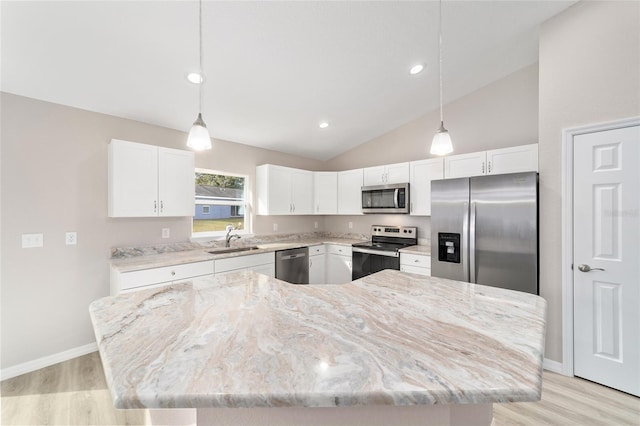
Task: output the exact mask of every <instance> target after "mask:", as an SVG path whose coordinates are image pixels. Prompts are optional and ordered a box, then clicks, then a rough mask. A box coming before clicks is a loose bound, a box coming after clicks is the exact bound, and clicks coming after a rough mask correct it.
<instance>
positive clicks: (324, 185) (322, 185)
mask: <svg viewBox="0 0 640 426" xmlns="http://www.w3.org/2000/svg"><path fill="white" fill-rule="evenodd" d="M313 184H314V187H313V197H314V211H313V212H314V213H315V214H336V213H338V173H337V172H314V174H313Z"/></svg>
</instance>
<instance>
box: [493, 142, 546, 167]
mask: <svg viewBox="0 0 640 426" xmlns="http://www.w3.org/2000/svg"><path fill="white" fill-rule="evenodd" d="M537 171H538V144H535V143H534V144H531V145H522V146H514V147H512V148H504V149H494V150H491V151H487V174H503V173H518V172H537Z"/></svg>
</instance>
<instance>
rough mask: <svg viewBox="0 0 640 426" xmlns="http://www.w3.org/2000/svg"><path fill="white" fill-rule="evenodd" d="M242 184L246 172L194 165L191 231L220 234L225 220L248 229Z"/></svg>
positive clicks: (241, 229)
mask: <svg viewBox="0 0 640 426" xmlns="http://www.w3.org/2000/svg"><path fill="white" fill-rule="evenodd" d="M245 184H246V176H238V175H231V174H228V173H224V172H217V171H212V170H203V169H196V175H195V185H196V198H195V214H194V216H193V235H194V236H215V235H223V234H225V233H226V230H225V228H226V226H227V225H229V224H231V225H233V226H234V227H235V228H236V229H238V230H240V231H241V232H248V231H249V230H248V229H246V224H247V221H246V218H245Z"/></svg>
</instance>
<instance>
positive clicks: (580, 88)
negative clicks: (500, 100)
mask: <svg viewBox="0 0 640 426" xmlns="http://www.w3.org/2000/svg"><path fill="white" fill-rule="evenodd" d="M638 115H640V3H638V2H617V1H612V2H584V1H583V2H580V3H578V4H576V5H575V6H573V7H571V8H569V9H567V10H566V11H565V12H563V13H561V14H560V15H558V16H556V17H554V18H552V19H550V20H549V21H547V22H546V23H545V24H544V25H543V26H542V28H541V31H540V125H539V128H540V145H539V151H540V156H539V166H540V215H541V217H540V223H541V225H540V248H541V249H540V289H541V293H542V296H544V298H545V299H546V300H547V302H548V306H547V321H548V327H547V342H546V356H547V358H549V359H553V360H556V361H561V360H562V265H561V255H562V251H561V250H562V226H561V220H562V174H561V173H562V129H564V128H569V127H575V126H580V125H585V124H595V123H601V122H606V121H611V120H616V119H621V118H627V117H631V116H638Z"/></svg>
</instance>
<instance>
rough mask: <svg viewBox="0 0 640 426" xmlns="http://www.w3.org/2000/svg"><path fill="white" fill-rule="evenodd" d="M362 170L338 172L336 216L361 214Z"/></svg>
mask: <svg viewBox="0 0 640 426" xmlns="http://www.w3.org/2000/svg"><path fill="white" fill-rule="evenodd" d="M361 191H362V169H355V170H346V171H344V172H338V214H352V215H353V214H362V194H361Z"/></svg>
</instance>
